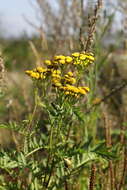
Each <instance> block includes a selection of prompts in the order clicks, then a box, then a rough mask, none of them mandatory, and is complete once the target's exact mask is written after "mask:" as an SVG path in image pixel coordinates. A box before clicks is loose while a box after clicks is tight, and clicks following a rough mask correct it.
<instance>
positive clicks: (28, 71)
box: [25, 70, 33, 75]
mask: <svg viewBox="0 0 127 190" xmlns="http://www.w3.org/2000/svg"><path fill="white" fill-rule="evenodd" d="M32 72H33V71H30V70H27V71H25V73H26V74H28V75H30V74H31V73H32Z"/></svg>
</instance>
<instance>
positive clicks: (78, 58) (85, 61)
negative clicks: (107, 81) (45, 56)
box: [44, 52, 94, 69]
mask: <svg viewBox="0 0 127 190" xmlns="http://www.w3.org/2000/svg"><path fill="white" fill-rule="evenodd" d="M93 61H94V56H93V54H92V53H86V52H82V53H79V52H75V53H72V54H71V56H64V55H56V56H54V57H53V59H52V60H45V61H44V63H45V65H46V66H47V67H48V68H54V69H57V68H58V67H59V66H61V65H65V64H72V65H82V66H87V65H89V64H90V63H92V62H93Z"/></svg>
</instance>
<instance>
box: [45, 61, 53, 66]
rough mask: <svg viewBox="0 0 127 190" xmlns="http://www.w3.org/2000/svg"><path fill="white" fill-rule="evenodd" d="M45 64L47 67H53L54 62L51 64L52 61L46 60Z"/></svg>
mask: <svg viewBox="0 0 127 190" xmlns="http://www.w3.org/2000/svg"><path fill="white" fill-rule="evenodd" d="M44 63H45V64H46V65H52V62H51V61H50V60H45V61H44Z"/></svg>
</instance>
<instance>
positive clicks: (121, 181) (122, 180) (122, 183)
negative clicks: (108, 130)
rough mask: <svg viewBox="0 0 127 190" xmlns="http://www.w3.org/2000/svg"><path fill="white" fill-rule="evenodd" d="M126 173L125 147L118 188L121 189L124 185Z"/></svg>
mask: <svg viewBox="0 0 127 190" xmlns="http://www.w3.org/2000/svg"><path fill="white" fill-rule="evenodd" d="M126 175H127V148H126V147H125V151H124V163H123V171H122V176H121V180H120V184H119V188H118V190H121V188H122V186H123V185H124V182H125V177H126Z"/></svg>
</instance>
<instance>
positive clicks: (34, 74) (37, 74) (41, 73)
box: [25, 67, 49, 79]
mask: <svg viewBox="0 0 127 190" xmlns="http://www.w3.org/2000/svg"><path fill="white" fill-rule="evenodd" d="M25 72H26V74H28V75H29V76H30V77H31V78H34V79H45V78H46V74H47V73H48V72H49V69H46V68H43V67H37V68H35V69H33V70H27V71H25Z"/></svg>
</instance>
